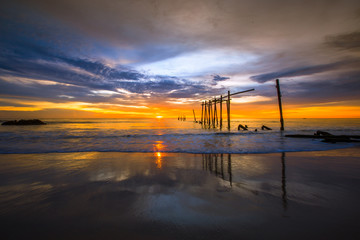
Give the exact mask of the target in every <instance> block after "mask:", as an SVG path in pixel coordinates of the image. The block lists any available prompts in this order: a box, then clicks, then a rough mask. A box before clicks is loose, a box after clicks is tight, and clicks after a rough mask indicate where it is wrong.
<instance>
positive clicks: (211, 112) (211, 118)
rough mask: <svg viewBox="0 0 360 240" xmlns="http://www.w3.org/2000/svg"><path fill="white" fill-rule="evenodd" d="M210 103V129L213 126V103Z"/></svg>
mask: <svg viewBox="0 0 360 240" xmlns="http://www.w3.org/2000/svg"><path fill="white" fill-rule="evenodd" d="M209 103H210V122H209V127H211V124H212V122H213V108H212V101H211V100H210V101H209Z"/></svg>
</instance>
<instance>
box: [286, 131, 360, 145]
mask: <svg viewBox="0 0 360 240" xmlns="http://www.w3.org/2000/svg"><path fill="white" fill-rule="evenodd" d="M285 137H291V138H317V139H323V142H329V143H337V142H360V141H359V140H354V139H360V135H332V134H331V133H328V132H323V131H317V132H316V133H314V135H304V134H289V135H285Z"/></svg>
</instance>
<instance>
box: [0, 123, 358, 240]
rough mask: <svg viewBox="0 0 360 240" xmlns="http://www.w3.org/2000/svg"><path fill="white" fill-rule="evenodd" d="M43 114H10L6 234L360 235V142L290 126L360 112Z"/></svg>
mask: <svg viewBox="0 0 360 240" xmlns="http://www.w3.org/2000/svg"><path fill="white" fill-rule="evenodd" d="M42 120H43V121H45V122H46V123H47V125H41V126H0V225H1V226H2V238H3V239H26V238H29V237H30V238H32V239H76V240H78V239H87V240H88V239H163V240H167V239H178V240H182V239H196V240H203V239H207V240H212V239H214V240H215V239H229V240H232V239H254V240H257V239H259V240H260V239H296V240H302V239H331V240H332V239H334V240H335V239H360V224H359V221H358V218H359V216H360V208H359V207H358V205H359V200H360V187H359V186H360V161H359V159H360V151H359V149H360V144H359V143H357V142H355V143H335V144H332V143H325V142H321V140H320V139H297V138H286V137H285V136H284V135H285V134H313V133H314V132H315V131H317V130H322V131H327V132H330V133H332V134H352V135H360V120H359V119H286V121H285V131H284V132H281V131H280V130H279V128H280V123H279V120H278V119H246V120H245V119H234V120H233V121H232V125H231V130H230V131H228V130H226V129H223V130H219V129H204V128H202V127H201V125H200V124H197V123H194V122H192V121H190V120H188V121H178V120H177V119H42ZM238 124H242V125H248V127H249V131H238V130H237V126H238ZM262 125H266V126H268V127H270V128H272V129H273V130H270V131H262V130H261V126H262ZM225 126H226V122H225ZM255 129H257V130H258V131H256V132H255ZM321 150H327V151H321Z"/></svg>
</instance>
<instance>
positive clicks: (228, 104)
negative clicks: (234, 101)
mask: <svg viewBox="0 0 360 240" xmlns="http://www.w3.org/2000/svg"><path fill="white" fill-rule="evenodd" d="M226 105H227V120H228V129H229V130H230V91H228V99H227V104H226Z"/></svg>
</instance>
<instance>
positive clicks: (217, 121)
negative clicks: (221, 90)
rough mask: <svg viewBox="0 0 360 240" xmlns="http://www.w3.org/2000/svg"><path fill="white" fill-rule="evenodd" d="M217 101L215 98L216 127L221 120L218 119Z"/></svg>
mask: <svg viewBox="0 0 360 240" xmlns="http://www.w3.org/2000/svg"><path fill="white" fill-rule="evenodd" d="M217 101H218V100H217V99H216V98H215V102H214V103H215V108H214V115H215V118H214V122H216V126H218V125H219V119H218V113H217V108H216V104H217Z"/></svg>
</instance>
